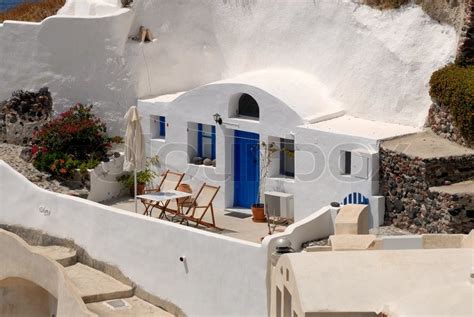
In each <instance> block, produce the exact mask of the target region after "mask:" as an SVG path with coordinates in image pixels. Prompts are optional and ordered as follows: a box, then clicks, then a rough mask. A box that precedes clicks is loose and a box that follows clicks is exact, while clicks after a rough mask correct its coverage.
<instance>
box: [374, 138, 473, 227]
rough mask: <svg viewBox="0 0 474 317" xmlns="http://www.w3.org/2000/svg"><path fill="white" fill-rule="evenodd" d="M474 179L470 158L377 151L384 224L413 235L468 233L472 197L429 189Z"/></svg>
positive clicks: (470, 225)
mask: <svg viewBox="0 0 474 317" xmlns="http://www.w3.org/2000/svg"><path fill="white" fill-rule="evenodd" d="M473 176H474V156H457V157H448V158H434V159H421V158H413V157H410V156H407V155H405V154H403V153H399V152H395V151H391V150H388V149H384V148H383V147H382V148H381V149H380V182H381V189H382V191H383V194H384V196H385V197H386V215H385V221H386V223H387V224H393V225H395V226H397V227H399V228H401V229H408V230H409V231H411V232H413V233H469V231H470V230H472V229H474V195H472V194H449V193H443V192H433V191H430V187H433V186H440V185H449V184H451V183H455V182H460V181H465V180H467V179H469V178H472V177H473Z"/></svg>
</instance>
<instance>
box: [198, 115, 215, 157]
mask: <svg viewBox="0 0 474 317" xmlns="http://www.w3.org/2000/svg"><path fill="white" fill-rule="evenodd" d="M197 147H198V148H197V150H198V156H200V157H202V158H210V159H211V160H215V159H216V127H215V126H213V125H206V124H202V123H198V133H197Z"/></svg>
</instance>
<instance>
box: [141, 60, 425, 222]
mask: <svg viewBox="0 0 474 317" xmlns="http://www.w3.org/2000/svg"><path fill="white" fill-rule="evenodd" d="M138 108H139V111H140V113H141V116H142V120H143V128H144V133H145V135H147V138H146V139H147V140H148V142H149V144H148V146H147V155H149V156H152V155H156V154H157V155H158V156H159V157H160V159H161V162H162V167H163V168H166V169H171V170H177V171H180V172H185V173H186V175H187V177H186V178H185V180H186V181H187V182H188V183H190V184H191V186H192V187H193V188H197V187H198V186H199V184H200V183H203V182H208V183H212V184H216V185H220V186H221V188H222V189H221V191H220V193H219V196H218V198H217V201H216V207H218V208H228V209H233V208H239V209H241V210H240V211H243V212H246V209H249V208H250V206H251V204H253V203H256V202H257V200H258V199H257V197H258V186H259V181H260V179H259V175H260V173H259V165H260V164H259V162H261V160H262V157H261V155H260V152H261V150H262V149H261V147H262V142H265V143H266V144H271V143H274V144H275V145H276V146H277V148H278V149H279V151H277V152H276V153H274V154H273V155H272V162H271V164H270V168H269V176H268V177H267V179H266V186H265V190H266V191H272V192H280V193H288V194H292V195H293V196H294V218H295V219H296V220H299V219H302V218H304V217H306V216H308V215H310V214H311V213H312V212H314V211H315V210H318V209H319V208H321V207H322V206H326V205H328V204H329V203H331V202H339V203H343V204H344V203H351V202H352V203H355V202H357V203H365V204H369V206H370V207H371V214H372V216H371V221H372V224H373V225H375V226H376V225H378V224H380V223H381V221H383V211H384V201H383V197H381V196H379V188H378V144H379V141H380V140H382V139H386V138H391V137H394V136H397V135H401V134H408V133H413V132H416V131H417V129H415V128H413V127H408V126H401V125H397V124H389V123H383V122H374V121H369V120H364V119H359V118H355V117H352V116H348V115H345V113H344V110H343V108H342V106H341V105H340V104H338V103H337V102H335V101H334V100H332V99H331V98H330V97H329V96H328V94H327V93H326V90H325V87H324V86H323V85H322V84H321V83H319V82H318V81H317V80H316V79H315V78H314V77H312V76H310V75H307V74H305V73H303V72H300V71H295V70H288V69H270V70H261V71H257V72H252V73H246V74H243V75H241V76H238V77H236V78H233V79H228V80H225V81H219V82H215V83H211V84H208V85H204V86H201V87H197V88H195V89H193V90H190V91H188V92H180V93H177V94H174V95H165V96H160V97H157V98H152V99H142V100H139V102H138ZM216 114H217V115H218V116H216ZM216 119H221V120H222V121H221V122H220V120H216ZM259 148H260V151H259ZM197 157H199V158H200V159H196V158H197ZM206 158H208V159H209V160H207V161H206V162H205V163H207V165H205V164H201V162H199V161H202V159H206ZM195 163H198V164H195ZM214 165H215V166H214Z"/></svg>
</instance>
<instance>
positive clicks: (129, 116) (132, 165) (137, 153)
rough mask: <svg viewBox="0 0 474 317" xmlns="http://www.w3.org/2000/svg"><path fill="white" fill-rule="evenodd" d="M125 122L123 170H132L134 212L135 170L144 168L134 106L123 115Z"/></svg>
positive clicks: (139, 130)
mask: <svg viewBox="0 0 474 317" xmlns="http://www.w3.org/2000/svg"><path fill="white" fill-rule="evenodd" d="M124 119H125V121H126V123H127V131H126V132H125V161H124V163H123V170H124V171H127V172H131V171H133V179H134V184H133V186H134V198H135V212H137V171H140V170H142V169H144V168H145V142H144V139H143V131H142V126H141V123H140V116H139V114H138V110H137V107H136V106H132V107H130V109H129V110H128V111H127V113H126V114H125V117H124Z"/></svg>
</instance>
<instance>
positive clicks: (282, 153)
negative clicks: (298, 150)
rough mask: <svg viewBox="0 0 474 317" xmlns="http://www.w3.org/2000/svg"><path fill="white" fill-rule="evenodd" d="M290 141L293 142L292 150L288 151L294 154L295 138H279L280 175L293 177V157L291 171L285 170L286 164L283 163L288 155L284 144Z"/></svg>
mask: <svg viewBox="0 0 474 317" xmlns="http://www.w3.org/2000/svg"><path fill="white" fill-rule="evenodd" d="M289 141H290V142H289ZM291 142H292V143H293V144H292V146H293V150H288V151H289V152H292V153H293V154H294V153H295V140H291V139H284V138H280V175H281V176H287V177H293V178H294V177H295V159H294V158H293V172H288V171H287V170H286V167H287V165H286V164H285V163H286V160H287V155H288V153H286V149H285V146H286V145H287V144H289V143H291Z"/></svg>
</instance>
